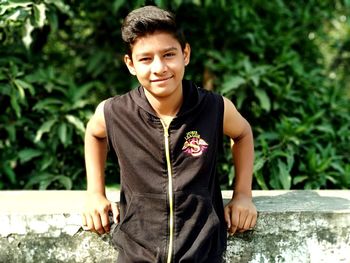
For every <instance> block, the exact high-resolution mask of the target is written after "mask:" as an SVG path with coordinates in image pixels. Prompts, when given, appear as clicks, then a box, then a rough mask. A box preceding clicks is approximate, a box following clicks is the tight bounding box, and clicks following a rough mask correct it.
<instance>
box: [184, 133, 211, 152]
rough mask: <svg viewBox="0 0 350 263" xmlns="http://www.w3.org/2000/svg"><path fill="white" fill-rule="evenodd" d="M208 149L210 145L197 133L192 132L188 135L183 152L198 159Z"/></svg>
mask: <svg viewBox="0 0 350 263" xmlns="http://www.w3.org/2000/svg"><path fill="white" fill-rule="evenodd" d="M207 148H208V144H207V143H206V142H205V141H204V140H203V139H201V136H200V135H199V134H198V132H197V131H190V132H188V133H186V137H185V143H184V146H183V147H182V150H183V151H184V152H185V153H187V154H190V155H192V156H193V157H197V156H200V155H202V154H203V152H204V151H205V150H206V149H207Z"/></svg>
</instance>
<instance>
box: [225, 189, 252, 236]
mask: <svg viewBox="0 0 350 263" xmlns="http://www.w3.org/2000/svg"><path fill="white" fill-rule="evenodd" d="M256 219H257V211H256V208H255V205H254V204H253V201H252V198H251V197H249V196H246V195H244V194H234V196H233V198H232V199H231V201H230V202H229V203H228V204H227V205H226V206H225V221H226V223H227V231H228V232H229V234H230V235H231V236H232V235H233V234H234V233H236V232H240V233H241V232H244V231H246V230H251V229H252V228H253V227H254V226H255V224H256Z"/></svg>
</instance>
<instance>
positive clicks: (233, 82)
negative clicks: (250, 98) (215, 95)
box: [221, 76, 246, 94]
mask: <svg viewBox="0 0 350 263" xmlns="http://www.w3.org/2000/svg"><path fill="white" fill-rule="evenodd" d="M245 83H246V80H245V79H244V78H242V77H240V76H231V77H228V78H227V79H226V80H224V83H223V85H222V89H221V92H222V93H223V94H227V93H229V92H230V91H232V90H235V89H237V88H238V87H239V86H241V85H243V84H245Z"/></svg>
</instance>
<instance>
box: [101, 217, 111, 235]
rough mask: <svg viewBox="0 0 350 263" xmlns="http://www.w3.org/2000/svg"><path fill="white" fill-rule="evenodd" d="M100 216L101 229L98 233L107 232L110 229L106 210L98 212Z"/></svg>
mask: <svg viewBox="0 0 350 263" xmlns="http://www.w3.org/2000/svg"><path fill="white" fill-rule="evenodd" d="M100 218H101V224H102V229H101V231H100V232H99V233H100V234H104V233H108V232H109V230H110V225H109V217H108V212H102V213H101V214H100ZM102 230H103V231H102Z"/></svg>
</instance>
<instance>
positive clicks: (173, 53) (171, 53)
mask: <svg viewBox="0 0 350 263" xmlns="http://www.w3.org/2000/svg"><path fill="white" fill-rule="evenodd" d="M175 55H176V53H175V52H168V53H165V55H164V57H167V58H169V57H174V56H175Z"/></svg>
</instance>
